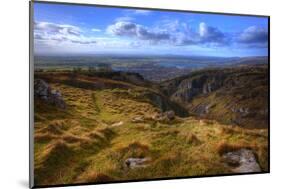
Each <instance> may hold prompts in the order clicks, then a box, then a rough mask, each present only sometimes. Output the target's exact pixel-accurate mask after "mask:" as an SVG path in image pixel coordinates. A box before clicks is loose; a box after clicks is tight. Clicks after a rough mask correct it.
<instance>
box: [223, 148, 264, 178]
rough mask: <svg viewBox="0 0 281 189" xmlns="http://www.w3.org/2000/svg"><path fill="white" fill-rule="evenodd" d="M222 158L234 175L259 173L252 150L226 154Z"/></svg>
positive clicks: (243, 149) (259, 169)
mask: <svg viewBox="0 0 281 189" xmlns="http://www.w3.org/2000/svg"><path fill="white" fill-rule="evenodd" d="M222 157H223V159H224V160H225V162H226V163H227V165H228V166H230V167H231V169H232V171H233V172H234V173H251V172H261V168H260V166H259V164H258V162H257V160H256V158H255V155H254V153H253V151H252V150H249V149H245V148H242V149H240V150H237V151H233V152H227V153H225V154H224V155H223V156H222Z"/></svg>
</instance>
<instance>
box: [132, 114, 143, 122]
mask: <svg viewBox="0 0 281 189" xmlns="http://www.w3.org/2000/svg"><path fill="white" fill-rule="evenodd" d="M132 122H133V123H141V122H144V117H143V116H137V117H134V118H133V119H132Z"/></svg>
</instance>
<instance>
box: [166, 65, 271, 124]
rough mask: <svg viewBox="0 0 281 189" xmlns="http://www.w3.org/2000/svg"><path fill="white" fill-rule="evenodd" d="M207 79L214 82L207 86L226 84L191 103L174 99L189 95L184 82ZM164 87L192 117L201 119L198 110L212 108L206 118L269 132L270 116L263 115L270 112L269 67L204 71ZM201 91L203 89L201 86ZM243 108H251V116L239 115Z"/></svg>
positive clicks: (167, 83) (200, 95) (194, 99)
mask: <svg viewBox="0 0 281 189" xmlns="http://www.w3.org/2000/svg"><path fill="white" fill-rule="evenodd" d="M203 77H207V78H208V79H209V80H211V81H208V80H207V81H204V82H202V83H203V84H207V83H211V82H212V80H213V78H215V77H218V78H219V79H216V82H217V83H219V82H222V83H221V84H220V85H221V86H220V87H218V88H217V89H215V90H213V91H212V92H209V93H207V94H204V93H203V92H202V91H201V93H199V94H196V95H194V97H193V98H192V99H191V100H190V101H187V100H185V99H181V98H180V97H175V96H173V94H174V93H175V92H177V91H178V92H179V94H182V95H185V94H187V92H188V91H187V90H186V88H185V87H181V85H180V84H181V83H182V82H184V81H185V82H186V81H194V80H196V79H197V81H198V78H203ZM194 83H195V82H194ZM197 83H198V82H197ZM197 85H198V84H197ZM201 85H202V84H201ZM162 86H163V89H164V91H167V92H166V93H170V94H168V95H169V96H171V97H172V99H173V100H175V101H176V102H178V103H180V104H182V105H183V106H184V107H185V108H187V109H188V111H189V112H190V113H193V114H195V115H199V113H198V109H200V106H207V105H208V106H209V109H208V113H206V114H205V115H204V116H202V117H207V118H209V119H216V120H219V121H221V122H222V123H225V124H237V125H240V126H242V127H247V128H268V116H267V113H262V111H268V110H267V107H268V68H267V66H263V65H261V66H259V67H258V66H253V67H251V66H249V67H236V68H232V69H224V70H221V69H213V70H209V71H208V70H202V71H197V72H194V73H192V74H189V75H187V76H183V77H179V78H176V79H174V80H170V81H168V82H163V84H162ZM194 87H195V88H196V87H198V86H194ZM199 87H201V86H200V84H199ZM201 90H202V89H201ZM241 108H242V109H246V108H247V109H248V111H249V113H248V114H247V115H244V116H243V115H241V114H242V113H239V109H241ZM234 110H235V111H234Z"/></svg>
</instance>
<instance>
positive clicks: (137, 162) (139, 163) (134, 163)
mask: <svg viewBox="0 0 281 189" xmlns="http://www.w3.org/2000/svg"><path fill="white" fill-rule="evenodd" d="M150 161H151V159H150V158H128V159H126V161H125V165H126V167H127V168H132V169H134V168H140V167H146V166H147V163H149V162H150Z"/></svg>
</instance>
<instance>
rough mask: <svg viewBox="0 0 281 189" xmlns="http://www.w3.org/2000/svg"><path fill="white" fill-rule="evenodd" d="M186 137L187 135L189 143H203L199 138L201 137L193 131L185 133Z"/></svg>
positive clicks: (186, 139) (186, 138)
mask: <svg viewBox="0 0 281 189" xmlns="http://www.w3.org/2000/svg"><path fill="white" fill-rule="evenodd" d="M184 137H185V141H186V142H187V143H188V144H192V145H199V144H201V141H200V140H199V138H198V137H197V136H196V135H195V134H193V133H190V132H188V133H186V134H185V135H184Z"/></svg>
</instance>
